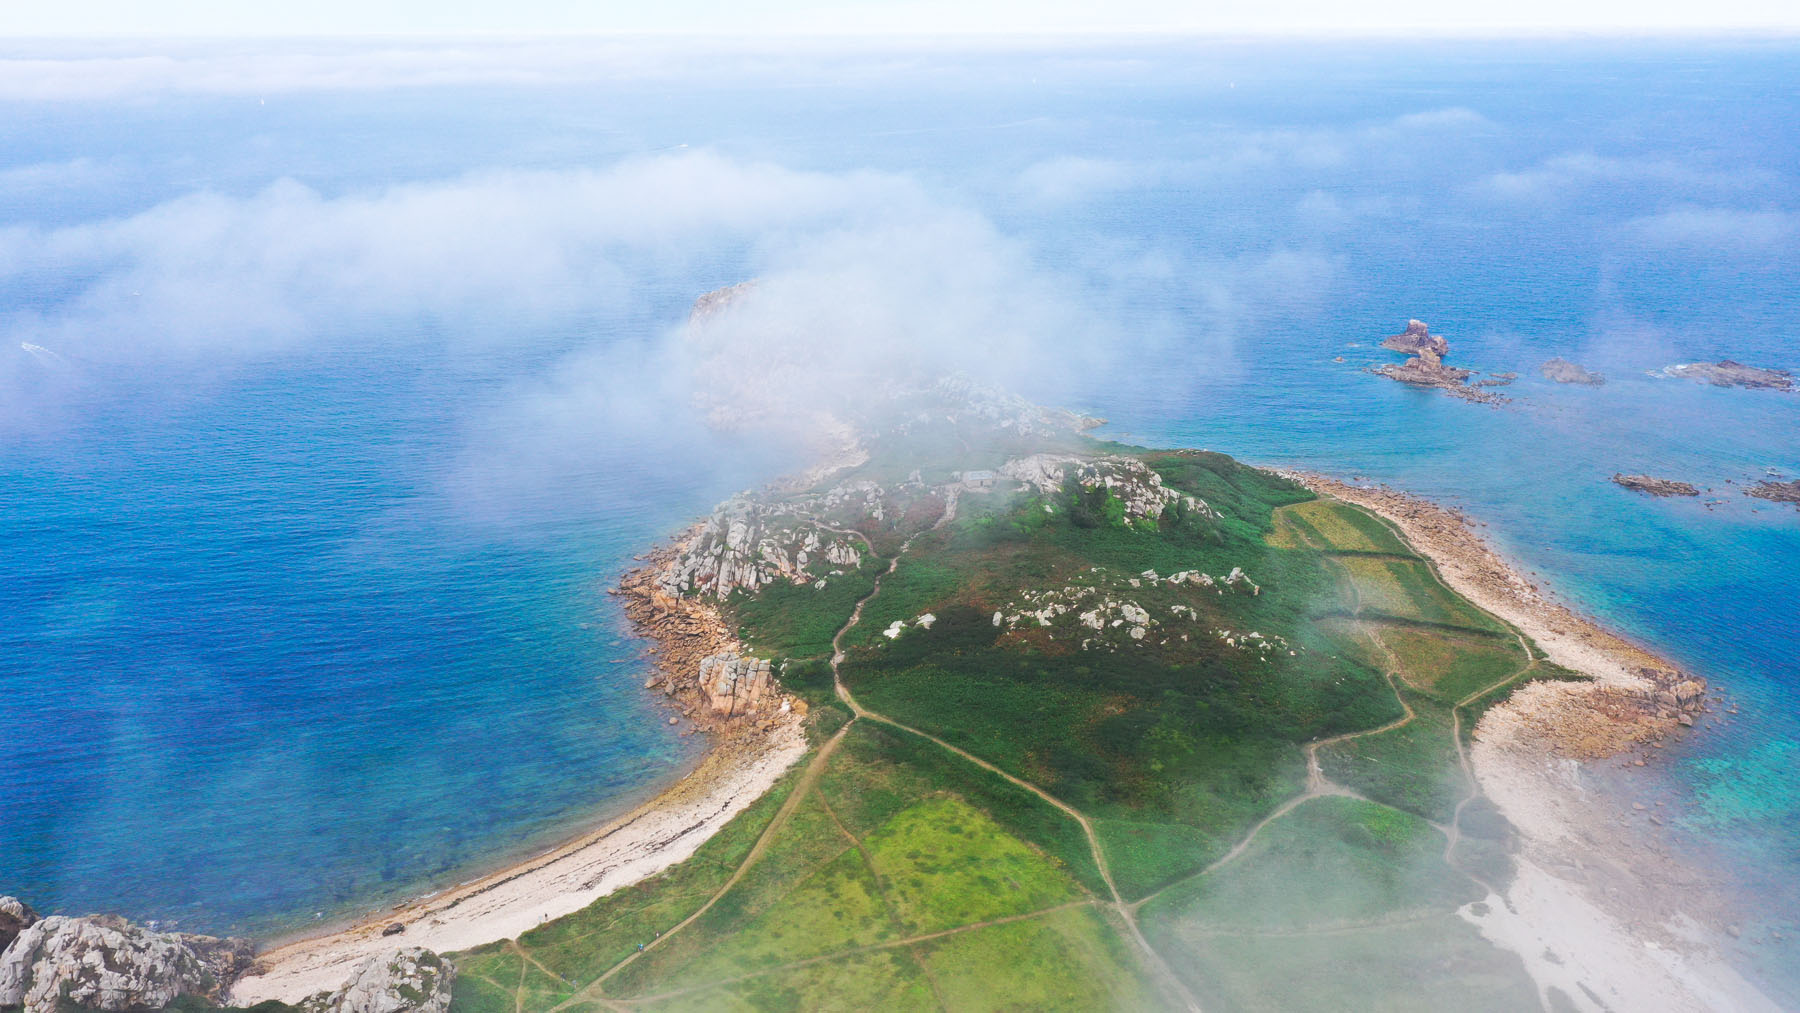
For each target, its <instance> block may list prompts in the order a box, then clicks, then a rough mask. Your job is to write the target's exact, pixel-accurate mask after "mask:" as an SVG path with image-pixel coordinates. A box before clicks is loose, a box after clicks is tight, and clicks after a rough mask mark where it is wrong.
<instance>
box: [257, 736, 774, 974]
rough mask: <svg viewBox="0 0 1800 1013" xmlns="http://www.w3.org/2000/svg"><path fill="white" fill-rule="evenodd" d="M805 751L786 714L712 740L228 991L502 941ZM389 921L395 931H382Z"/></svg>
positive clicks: (266, 961) (710, 819)
mask: <svg viewBox="0 0 1800 1013" xmlns="http://www.w3.org/2000/svg"><path fill="white" fill-rule="evenodd" d="M805 751H806V738H805V735H804V734H803V733H802V731H801V728H800V720H799V719H798V718H797V717H789V718H788V719H787V720H784V721H782V722H780V723H778V724H776V725H775V727H774V728H773V729H772V730H770V731H767V732H761V731H759V732H758V734H757V735H755V736H754V737H751V736H744V737H741V738H738V739H734V740H733V741H732V742H731V743H730V744H729V746H728V747H719V746H715V748H714V749H712V750H711V751H710V752H709V753H708V754H707V755H706V757H705V758H704V759H703V760H702V761H701V763H700V766H699V767H697V768H696V769H695V770H694V771H693V772H692V773H690V774H688V776H687V777H685V778H683V779H682V780H681V781H679V782H677V783H676V784H675V785H674V786H673V787H671V788H670V789H669V790H667V791H665V792H663V793H662V794H660V795H658V796H656V797H655V798H653V799H651V800H650V801H648V802H646V803H644V804H643V805H641V806H639V807H638V808H637V809H635V810H633V811H632V812H631V813H629V814H627V815H626V816H624V817H621V818H620V819H617V820H614V821H613V822H611V823H608V824H607V825H606V826H603V827H601V828H600V829H598V830H596V831H594V832H592V833H590V834H587V835H586V836H583V837H581V838H580V839H578V840H575V841H571V842H569V843H568V844H565V845H563V846H561V847H559V848H557V849H555V850H553V851H551V852H549V853H547V854H544V855H541V856H539V857H537V858H533V859H531V860H530V861H527V862H523V863H520V864H519V865H516V866H514V867H512V868H510V869H505V870H502V871H500V872H497V873H494V874H493V875H490V876H487V877H484V878H482V879H480V880H478V881H476V882H473V883H469V884H467V885H465V886H460V887H457V888H455V889H452V890H447V891H445V892H443V893H440V894H438V895H436V896H434V897H430V898H428V899H425V900H421V901H417V902H414V903H412V904H408V905H405V906H403V907H401V908H398V909H394V910H390V911H382V912H378V913H376V914H374V915H371V916H370V917H368V918H367V919H365V920H363V921H361V922H358V923H357V924H355V925H353V926H352V927H350V928H348V929H345V930H343V931H340V932H335V933H332V934H330V935H325V936H319V937H316V938H311V939H302V940H299V941H297V942H293V943H288V944H286V945H283V946H281V947H278V948H276V949H273V950H270V951H268V952H266V953H264V954H262V955H261V956H260V957H259V958H258V960H259V962H260V963H261V964H262V965H263V966H264V967H265V968H266V971H265V972H264V973H262V974H256V975H250V976H246V977H243V978H240V979H239V980H238V981H237V983H236V984H234V985H233V986H232V989H231V998H232V1001H233V1002H236V1003H238V1004H240V1005H246V1006H248V1005H252V1004H254V1003H257V1002H261V1001H263V1000H265V999H279V1000H282V1001H284V1002H297V1001H299V1000H300V999H303V998H305V997H306V996H308V995H311V994H313V993H315V992H319V991H323V990H326V989H335V988H337V987H338V986H340V985H342V984H343V983H344V981H345V979H347V978H348V977H349V976H350V973H351V971H352V970H354V969H355V967H356V966H357V965H358V964H359V963H361V962H362V961H364V960H366V959H367V958H369V957H371V956H374V955H376V954H379V953H384V952H387V951H389V950H392V949H393V948H395V947H396V946H423V947H425V948H427V949H430V950H435V951H437V952H440V953H444V952H449V951H453V950H462V949H468V948H469V947H472V946H479V945H481V944H482V943H491V942H494V941H496V940H501V939H512V938H515V937H517V936H518V935H519V934H520V933H522V932H525V931H526V930H528V929H531V928H533V927H535V926H538V925H541V924H543V923H544V922H546V921H549V920H551V919H555V918H560V917H562V916H564V915H567V914H572V913H574V912H576V911H579V910H581V909H582V908H584V907H586V906H588V905H589V904H592V903H593V902H594V901H596V900H598V899H599V898H601V897H603V896H605V895H607V894H609V893H611V892H612V891H614V890H617V889H619V888H620V887H623V886H628V885H630V884H632V883H636V882H638V881H640V880H643V879H646V878H648V877H650V876H653V875H655V874H657V873H658V872H661V871H662V870H664V869H667V868H668V867H670V866H672V865H674V864H676V863H678V862H681V861H683V860H685V859H687V858H688V856H690V855H692V854H693V853H694V851H695V850H696V849H697V848H699V847H700V845H701V844H702V843H703V842H704V841H706V839H707V838H709V837H711V836H712V835H713V834H715V833H717V832H718V830H719V828H720V827H722V826H724V825H725V824H726V823H727V822H729V821H730V820H731V818H732V817H733V816H736V815H737V814H738V813H739V812H742V811H743V809H744V808H745V807H746V806H748V805H750V803H752V802H754V801H756V800H757V799H758V798H760V797H762V795H763V794H764V793H765V792H767V791H768V790H769V788H770V787H771V786H772V785H774V783H775V782H776V780H777V779H779V778H780V777H781V775H782V774H783V773H785V772H786V771H787V769H788V768H789V767H790V766H792V765H793V763H794V761H795V760H797V759H799V758H800V756H801V754H803V753H804V752H805ZM393 924H400V925H404V926H406V931H405V932H404V933H402V934H398V935H394V936H383V935H382V934H381V933H382V930H383V929H384V928H385V927H387V926H389V925H393Z"/></svg>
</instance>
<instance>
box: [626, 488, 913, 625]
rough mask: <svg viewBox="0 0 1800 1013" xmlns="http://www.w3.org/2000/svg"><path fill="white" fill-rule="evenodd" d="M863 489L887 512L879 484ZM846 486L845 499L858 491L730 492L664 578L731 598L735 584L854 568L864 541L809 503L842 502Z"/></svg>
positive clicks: (824, 575) (876, 512)
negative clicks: (769, 497) (776, 500)
mask: <svg viewBox="0 0 1800 1013" xmlns="http://www.w3.org/2000/svg"><path fill="white" fill-rule="evenodd" d="M861 491H863V492H866V493H867V494H868V495H869V496H870V497H871V498H873V499H874V500H875V502H874V505H873V506H872V508H871V510H870V512H871V515H872V516H873V517H875V518H876V519H880V518H881V517H882V508H881V504H880V500H879V496H880V489H879V488H878V487H875V488H871V489H869V490H861ZM840 493H841V494H843V496H844V498H846V499H847V498H849V497H850V496H852V495H855V493H854V492H852V491H849V490H846V489H845V488H844V487H841V486H840V487H839V488H837V489H834V490H832V493H831V494H827V496H826V497H823V498H821V500H820V501H819V502H817V503H808V502H797V503H796V502H785V501H784V502H782V503H780V504H771V503H769V502H767V501H765V500H763V499H759V498H754V497H751V496H736V497H733V498H732V499H730V500H727V501H726V502H725V503H722V504H720V505H719V507H718V508H717V509H716V510H714V511H713V513H712V515H711V516H710V517H708V518H707V519H706V521H705V522H704V523H703V524H701V525H700V527H699V528H698V529H696V530H695V531H694V533H693V534H692V535H691V536H690V537H689V538H688V539H687V540H686V541H685V542H684V543H683V544H682V545H681V546H680V547H679V548H678V549H677V550H676V553H675V556H674V558H673V559H671V560H670V562H669V564H668V565H667V566H666V567H664V569H663V570H662V572H661V574H659V576H658V578H657V583H658V586H659V587H661V589H662V591H663V592H664V593H665V594H668V595H670V596H672V597H677V598H679V597H683V596H690V595H705V596H709V597H713V598H729V597H731V594H732V592H733V591H737V590H740V589H741V590H745V591H755V590H756V589H757V588H760V587H767V586H768V585H770V584H773V583H775V582H776V581H778V580H785V581H788V582H790V583H795V584H812V583H817V582H819V581H823V580H829V579H830V578H831V577H832V576H841V575H843V574H844V573H848V572H850V571H852V570H855V569H856V568H857V567H858V566H861V565H862V547H861V543H860V542H859V541H858V540H857V538H856V537H855V536H854V535H850V534H846V533H844V532H842V531H837V530H833V529H832V528H831V527H830V526H828V525H827V524H826V522H825V521H824V520H823V519H822V518H821V517H820V516H818V515H817V514H814V513H812V512H811V511H810V510H809V507H813V508H816V509H817V510H819V511H820V512H821V513H824V512H828V511H829V510H830V509H831V508H832V506H833V505H835V504H831V503H830V502H829V501H831V500H833V499H834V497H835V496H836V495H837V494H840Z"/></svg>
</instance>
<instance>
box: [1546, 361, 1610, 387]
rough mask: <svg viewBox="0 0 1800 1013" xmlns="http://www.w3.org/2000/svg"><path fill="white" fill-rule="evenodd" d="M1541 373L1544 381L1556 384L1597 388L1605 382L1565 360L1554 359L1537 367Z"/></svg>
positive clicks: (1600, 377)
mask: <svg viewBox="0 0 1800 1013" xmlns="http://www.w3.org/2000/svg"><path fill="white" fill-rule="evenodd" d="M1538 368H1539V369H1540V370H1542V371H1543V374H1544V379H1546V380H1555V381H1556V382H1557V383H1579V384H1582V385H1584V386H1587V387H1598V386H1600V385H1602V384H1604V383H1605V382H1606V377H1605V376H1603V375H1601V374H1599V373H1592V372H1589V371H1588V370H1586V369H1584V368H1582V367H1581V366H1577V365H1576V364H1575V363H1573V362H1570V361H1569V360H1567V359H1563V358H1555V359H1551V360H1550V361H1549V362H1546V363H1544V364H1543V365H1542V366H1540V367H1538Z"/></svg>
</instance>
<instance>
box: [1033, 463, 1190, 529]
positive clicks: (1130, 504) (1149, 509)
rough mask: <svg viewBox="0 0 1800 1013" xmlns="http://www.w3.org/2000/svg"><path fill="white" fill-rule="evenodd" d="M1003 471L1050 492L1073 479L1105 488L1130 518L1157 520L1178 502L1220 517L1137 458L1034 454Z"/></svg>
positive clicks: (1089, 486)
mask: <svg viewBox="0 0 1800 1013" xmlns="http://www.w3.org/2000/svg"><path fill="white" fill-rule="evenodd" d="M1000 474H1001V475H1002V476H1004V477H1006V478H1010V479H1012V480H1013V481H1015V482H1019V483H1022V484H1024V485H1026V486H1029V487H1031V488H1033V489H1035V490H1037V491H1038V492H1039V493H1043V494H1047V495H1053V494H1055V493H1057V492H1058V491H1060V490H1061V489H1062V487H1063V484H1064V483H1065V482H1068V481H1071V480H1073V481H1074V482H1075V483H1076V484H1077V485H1080V486H1081V487H1082V488H1083V489H1099V488H1104V489H1106V490H1107V491H1108V492H1109V493H1111V494H1112V495H1114V496H1117V497H1118V498H1119V500H1120V501H1121V502H1122V503H1124V505H1125V516H1126V518H1127V519H1129V520H1156V519H1157V518H1159V517H1161V516H1162V514H1163V511H1164V510H1166V509H1168V508H1169V507H1170V506H1172V505H1174V504H1180V505H1181V506H1182V508H1184V509H1185V510H1187V511H1189V512H1190V513H1195V514H1198V515H1200V516H1203V517H1209V518H1215V519H1216V518H1217V517H1218V516H1219V514H1218V512H1217V511H1216V510H1214V509H1213V508H1212V507H1210V506H1208V505H1207V504H1206V501H1205V500H1203V499H1200V498H1199V497H1197V496H1189V495H1188V494H1186V493H1184V492H1180V491H1178V490H1175V489H1171V488H1169V487H1168V486H1166V485H1164V484H1163V480H1162V476H1161V475H1159V474H1157V473H1156V470H1155V469H1153V468H1151V467H1150V466H1149V465H1147V464H1145V463H1144V462H1143V461H1140V460H1138V459H1137V458H1135V457H1124V456H1122V455H1116V454H1108V455H1103V456H1100V457H1076V456H1074V455H1065V454H1032V455H1031V456H1030V457H1020V458H1015V459H1014V460H1011V461H1008V462H1006V463H1005V464H1004V465H1001V467H1000Z"/></svg>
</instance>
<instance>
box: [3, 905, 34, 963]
mask: <svg viewBox="0 0 1800 1013" xmlns="http://www.w3.org/2000/svg"><path fill="white" fill-rule="evenodd" d="M37 920H38V914H37V912H36V911H33V910H32V909H31V905H29V904H27V903H25V902H24V901H22V900H20V899H19V898H17V897H0V953H5V952H6V948H7V947H8V946H11V945H12V941H13V940H14V939H16V938H18V935H19V933H21V932H23V931H25V930H26V929H28V928H30V927H31V926H32V925H34V924H36V923H37Z"/></svg>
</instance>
